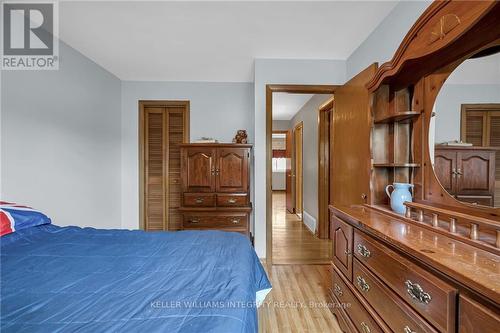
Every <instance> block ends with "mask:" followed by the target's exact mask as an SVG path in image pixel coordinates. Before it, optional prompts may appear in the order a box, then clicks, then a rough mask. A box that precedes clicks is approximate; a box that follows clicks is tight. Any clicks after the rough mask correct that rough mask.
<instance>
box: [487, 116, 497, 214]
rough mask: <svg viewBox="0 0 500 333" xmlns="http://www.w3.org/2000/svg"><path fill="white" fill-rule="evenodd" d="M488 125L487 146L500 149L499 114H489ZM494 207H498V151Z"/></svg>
mask: <svg viewBox="0 0 500 333" xmlns="http://www.w3.org/2000/svg"><path fill="white" fill-rule="evenodd" d="M488 125H489V133H488V139H489V145H490V146H491V147H499V148H500V112H499V111H496V112H489V114H488ZM494 200H495V202H494V206H495V207H500V151H497V152H496V154H495V196H494Z"/></svg>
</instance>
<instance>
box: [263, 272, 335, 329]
mask: <svg viewBox="0 0 500 333" xmlns="http://www.w3.org/2000/svg"><path fill="white" fill-rule="evenodd" d="M264 267H265V269H266V271H267V274H268V276H269V279H270V280H271V284H272V286H273V289H272V291H271V292H270V293H269V295H268V296H267V298H266V300H265V301H264V303H263V304H262V305H261V307H260V308H259V310H258V315H259V332H261V333H265V332H266V333H267V332H270V333H271V332H272V333H276V332H279V333H284V332H312V333H326V332H330V333H340V332H341V330H340V328H339V326H338V324H337V321H336V319H335V317H334V315H333V314H332V313H331V312H330V309H329V308H328V306H331V303H329V302H330V301H329V300H328V296H327V286H328V283H329V280H330V279H331V277H330V276H331V275H330V274H331V273H330V272H329V270H328V266H327V265H273V266H272V267H269V266H267V265H264Z"/></svg>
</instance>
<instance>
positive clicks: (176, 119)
mask: <svg viewBox="0 0 500 333" xmlns="http://www.w3.org/2000/svg"><path fill="white" fill-rule="evenodd" d="M184 121H185V119H184V109H183V108H175V107H172V108H168V156H169V158H168V184H169V186H168V203H169V207H168V230H180V229H181V227H182V215H181V213H180V212H179V207H180V206H181V151H180V147H179V144H180V143H183V142H184V138H185V134H186V133H184Z"/></svg>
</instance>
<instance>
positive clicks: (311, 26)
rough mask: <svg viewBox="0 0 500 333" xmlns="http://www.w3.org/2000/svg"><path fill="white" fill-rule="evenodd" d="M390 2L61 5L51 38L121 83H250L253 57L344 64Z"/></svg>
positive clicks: (163, 2) (85, 3)
mask: <svg viewBox="0 0 500 333" xmlns="http://www.w3.org/2000/svg"><path fill="white" fill-rule="evenodd" d="M395 5H396V2H394V1H365V2H362V1H320V2H311V1H303V2H283V1H272V2H264V1H250V2H241V1H238V2H209V1H203V2H191V1H176V2H165V1H152V2H150V1H148V2H146V1H111V2H102V1H97V2H95V1H65V2H61V3H60V8H59V12H60V15H59V16H60V26H59V34H60V37H61V39H62V40H63V41H65V42H66V43H68V44H69V45H70V46H72V47H73V48H75V49H77V50H78V51H80V52H81V53H83V54H84V55H86V56H87V57H89V58H90V59H92V60H94V61H95V62H96V63H98V64H99V65H101V66H103V67H104V68H106V69H107V70H109V71H110V72H112V73H113V74H115V75H116V76H118V77H119V78H120V79H122V80H151V81H219V82H224V81H225V82H253V64H254V59H255V58H284V59H287V58H288V59H347V58H348V57H349V55H351V53H352V52H353V51H354V50H355V49H356V48H357V47H358V46H359V45H360V44H361V42H362V41H364V40H365V39H366V37H368V35H369V34H370V33H371V32H372V31H373V30H374V29H375V27H376V26H377V25H378V24H379V23H380V22H381V21H382V20H383V19H384V18H385V17H386V16H387V14H388V13H389V12H390V11H391V10H392V9H393V8H394V6H395Z"/></svg>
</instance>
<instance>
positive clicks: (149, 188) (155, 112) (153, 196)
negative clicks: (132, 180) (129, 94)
mask: <svg viewBox="0 0 500 333" xmlns="http://www.w3.org/2000/svg"><path fill="white" fill-rule="evenodd" d="M165 122H166V114H165V108H163V107H147V108H144V129H145V137H144V153H145V161H146V163H145V169H144V171H145V174H144V180H145V184H144V229H145V230H165V229H166V200H167V198H166V182H165V179H166V163H165V156H166V145H167V138H166V135H165V134H166V133H165V132H166V131H165V126H164V124H165Z"/></svg>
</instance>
